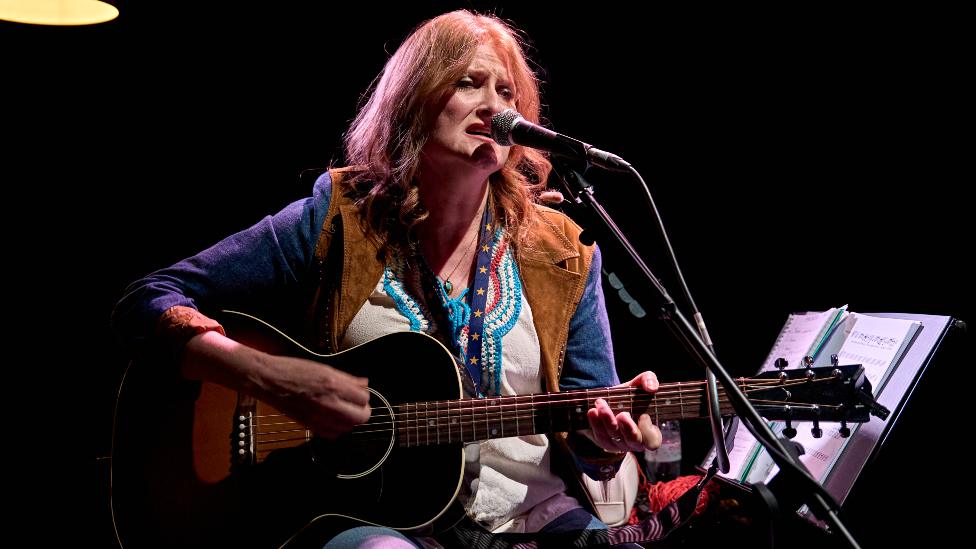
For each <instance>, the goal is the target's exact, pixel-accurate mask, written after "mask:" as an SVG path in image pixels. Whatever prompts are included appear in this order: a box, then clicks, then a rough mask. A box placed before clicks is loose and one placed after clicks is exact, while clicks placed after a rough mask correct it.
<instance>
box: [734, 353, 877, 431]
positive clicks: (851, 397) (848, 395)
mask: <svg viewBox="0 0 976 549" xmlns="http://www.w3.org/2000/svg"><path fill="white" fill-rule="evenodd" d="M745 392H746V395H747V396H748V397H749V401H750V402H751V403H752V404H753V406H755V407H756V410H757V411H758V412H759V414H760V415H762V416H763V417H765V418H767V419H773V420H786V421H813V422H818V423H819V422H820V421H837V422H845V423H846V422H851V423H864V422H867V421H868V420H869V419H870V418H871V416H872V415H875V416H877V417H879V418H881V419H885V418H886V417H888V414H889V413H890V412H889V411H888V409H886V408H885V407H884V406H881V405H880V404H878V403H877V401H875V399H874V395H873V394H872V393H871V382H870V381H868V379H867V377H866V376H865V375H864V368H863V367H862V366H861V365H859V364H855V365H849V366H827V367H823V368H797V369H793V370H780V371H773V372H764V373H762V374H760V375H758V376H756V377H755V378H753V379H751V380H750V382H749V384H748V385H747V386H746V387H745ZM815 429H816V430H819V426H816V425H815Z"/></svg>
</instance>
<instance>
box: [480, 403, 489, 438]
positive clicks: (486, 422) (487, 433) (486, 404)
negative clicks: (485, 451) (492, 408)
mask: <svg viewBox="0 0 976 549" xmlns="http://www.w3.org/2000/svg"><path fill="white" fill-rule="evenodd" d="M482 400H483V401H484V402H485V438H490V437H489V436H488V435H489V434H490V433H491V428H490V427H489V426H488V399H487V398H484V399H482Z"/></svg>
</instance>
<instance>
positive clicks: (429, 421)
mask: <svg viewBox="0 0 976 549" xmlns="http://www.w3.org/2000/svg"><path fill="white" fill-rule="evenodd" d="M728 402H729V401H727V400H726V401H724V402H720V404H728ZM753 404H755V405H767V404H769V405H781V404H782V403H781V401H776V400H757V401H755V402H754V403H753ZM791 406H793V408H794V409H796V410H804V409H807V408H813V407H815V406H819V408H820V409H821V410H823V409H825V408H826V409H828V410H830V409H834V408H839V406H831V405H817V404H809V403H797V402H793V403H792V404H791ZM667 407H668V408H678V407H680V405H679V404H672V405H668V406H667ZM729 408H730V407H729ZM672 411H673V410H665V411H664V413H657V415H658V418H659V419H660V418H661V417H665V419H670V417H669V416H670V413H671V412H672ZM535 412H536V411H534V410H513V411H510V412H503V411H499V412H495V411H492V412H488V413H489V414H494V413H498V414H499V417H498V418H490V417H484V418H482V417H478V418H465V417H463V416H460V417H452V416H451V415H446V416H445V415H443V414H441V415H437V416H435V417H433V418H431V417H425V418H415V419H400V420H397V421H394V422H368V423H366V424H363V425H362V426H359V427H358V428H354V430H353V431H351V432H350V433H349V434H352V435H362V434H372V433H389V432H392V431H393V430H394V429H392V428H389V427H386V428H380V429H365V427H380V426H384V425H390V424H393V423H399V424H400V425H401V427H400V429H412V430H416V431H418V432H419V430H421V429H424V430H429V429H435V430H438V429H442V428H445V427H446V428H447V429H448V430H449V431H451V430H453V429H454V428H458V429H461V428H463V427H469V426H470V427H472V429H480V428H481V424H482V423H483V422H484V423H487V422H488V421H498V420H501V421H502V422H513V421H514V422H521V421H523V420H530V419H531V420H535V419H537V418H538V417H539V416H538V414H537V413H535ZM681 412H682V413H679V414H676V415H675V417H678V418H680V417H684V414H683V410H681ZM480 413H483V412H480ZM480 413H479V416H480ZM696 417H697V416H696ZM384 419H385V418H384ZM450 420H457V422H455V423H452V422H451V421H450ZM798 421H802V420H798ZM825 421H827V420H825ZM291 423H292V424H295V425H298V423H297V422H291ZM266 425H267V424H265V425H259V426H258V427H261V426H266ZM276 425H281V424H276ZM485 428H486V429H487V428H488V427H487V425H486V427H485ZM500 428H502V429H503V431H504V429H505V427H504V424H502V425H500ZM304 431H305V429H290V430H278V431H261V432H258V433H256V436H257V437H261V436H265V437H267V436H271V435H277V434H285V433H289V432H304ZM435 435H436V433H435ZM447 436H450V434H448V435H447ZM489 438H490V437H489ZM290 440H302V441H304V440H306V438H305V437H301V438H296V439H282V440H270V441H269V440H258V442H261V443H273V442H283V441H290Z"/></svg>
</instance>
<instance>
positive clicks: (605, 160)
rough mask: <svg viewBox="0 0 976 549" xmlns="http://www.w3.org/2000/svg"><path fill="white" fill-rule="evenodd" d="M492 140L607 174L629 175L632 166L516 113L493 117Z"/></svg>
mask: <svg viewBox="0 0 976 549" xmlns="http://www.w3.org/2000/svg"><path fill="white" fill-rule="evenodd" d="M491 138H492V139H494V140H495V142H496V143H498V144H499V145H505V146H511V145H522V146H524V147H531V148H533V149H539V150H543V151H547V152H549V153H551V154H555V155H558V156H563V157H567V158H572V159H576V160H582V161H584V162H586V163H587V164H589V165H593V166H598V167H600V168H603V169H606V170H617V171H628V169H629V168H630V163H629V162H627V161H626V160H624V159H623V158H620V157H619V156H617V155H615V154H612V153H608V152H607V151H601V150H600V149H598V148H596V147H594V146H593V145H589V144H587V143H583V142H582V141H580V140H579V139H573V138H572V137H569V136H568V135H563V134H561V133H556V132H554V131H552V130H550V129H548V128H543V127H542V126H540V125H538V124H533V123H532V122H529V121H528V120H526V119H525V118H523V117H522V115H521V114H519V113H518V111H516V110H515V109H505V110H504V111H502V112H500V113H498V114H496V115H495V116H492V117H491Z"/></svg>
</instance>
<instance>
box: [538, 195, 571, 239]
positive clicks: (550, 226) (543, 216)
mask: <svg viewBox="0 0 976 549" xmlns="http://www.w3.org/2000/svg"><path fill="white" fill-rule="evenodd" d="M533 206H534V207H535V211H536V213H537V214H538V218H539V219H540V220H541V221H542V222H541V223H537V224H536V226H535V227H534V228H533V232H534V233H535V234H536V235H540V234H545V233H546V232H556V233H558V234H559V235H560V236H564V237H566V238H567V239H569V240H570V242H579V239H578V238H577V237H578V236H579V234H580V233H581V232H583V228H582V227H580V226H579V225H577V224H576V222H575V221H573V219H572V218H571V217H569V216H568V215H566V214H565V213H564V212H561V211H559V210H556V209H554V208H550V207H549V206H544V205H542V204H533Z"/></svg>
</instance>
